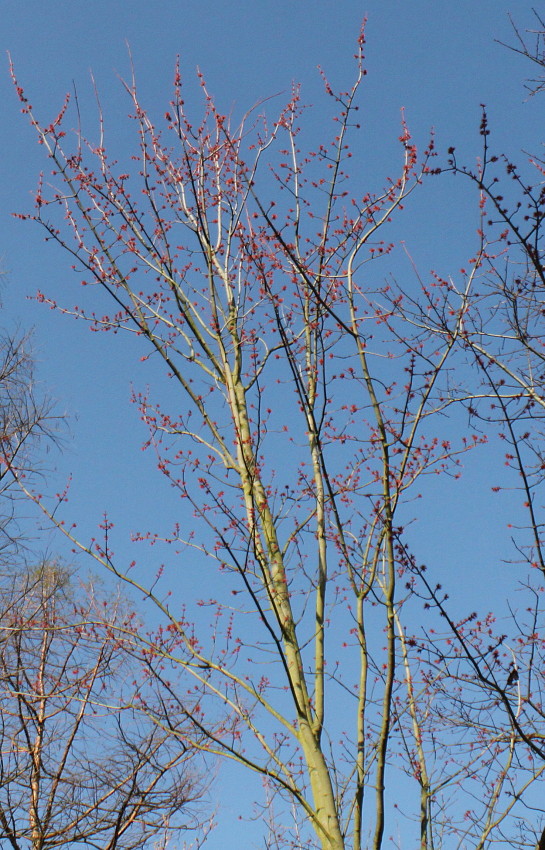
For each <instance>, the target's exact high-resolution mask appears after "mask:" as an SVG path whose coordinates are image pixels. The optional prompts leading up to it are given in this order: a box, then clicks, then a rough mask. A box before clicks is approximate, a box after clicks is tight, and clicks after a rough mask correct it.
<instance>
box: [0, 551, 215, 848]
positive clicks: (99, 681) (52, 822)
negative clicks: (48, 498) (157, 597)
mask: <svg viewBox="0 0 545 850" xmlns="http://www.w3.org/2000/svg"><path fill="white" fill-rule="evenodd" d="M134 629H135V615H134V612H132V611H131V610H130V609H128V607H127V606H126V605H124V604H122V603H121V602H120V601H119V600H117V601H116V600H114V601H113V602H109V603H106V601H105V599H104V597H103V596H101V595H97V594H96V592H95V591H94V590H93V588H92V587H84V586H83V585H80V586H78V587H77V588H76V587H74V586H73V584H72V581H71V579H70V577H69V575H68V573H67V571H66V570H64V569H62V568H60V567H58V566H56V565H55V564H51V563H49V564H44V565H43V566H41V567H40V568H39V569H37V570H35V571H33V572H32V573H29V574H28V575H27V576H25V578H24V579H23V578H20V579H18V580H16V581H14V582H13V584H12V586H11V587H10V589H9V591H7V590H4V592H3V594H2V615H1V618H0V733H1V734H0V742H1V744H0V835H2V837H3V842H2V843H3V846H5V847H6V848H7V847H12V848H13V850H23V848H28V847H30V848H32V850H46V848H53V847H61V846H63V847H64V846H67V845H68V846H82V847H83V846H84V847H95V848H101V850H114V848H116V850H120V849H121V848H124V850H125V848H126V850H133V849H134V850H135V849H136V848H143V847H158V846H164V844H165V843H166V841H167V840H168V841H169V846H170V847H174V846H179V844H178V841H179V836H180V833H181V831H182V830H185V829H187V828H188V827H191V826H193V827H196V826H197V820H196V808H195V807H194V806H193V804H195V802H196V799H197V798H198V797H199V794H200V793H202V787H201V784H200V782H199V781H198V780H197V776H196V773H195V770H194V767H192V764H193V765H194V759H193V762H192V761H191V758H190V754H191V753H192V752H193V751H192V749H191V748H188V747H185V746H184V744H183V742H184V737H185V735H184V729H183V724H182V723H181V722H179V721H176V720H175V719H174V718H171V729H169V731H168V732H167V733H165V732H163V731H161V730H160V729H159V728H158V727H157V726H156V725H154V724H152V723H150V722H149V721H146V720H145V718H144V716H143V715H142V713H141V711H140V710H139V706H138V705H137V703H139V701H141V700H142V699H143V698H144V695H145V693H146V691H147V690H149V685H146V683H145V682H142V681H138V680H139V679H140V673H139V667H138V663H137V661H136V659H134V658H133V654H132V651H131V649H132V642H131V641H130V639H127V634H129V635H130V634H132V632H133V631H134ZM174 735H175V737H174ZM192 806H193V809H192Z"/></svg>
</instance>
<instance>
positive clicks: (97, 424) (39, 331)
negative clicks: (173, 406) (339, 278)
mask: <svg viewBox="0 0 545 850" xmlns="http://www.w3.org/2000/svg"><path fill="white" fill-rule="evenodd" d="M3 10H4V15H3V28H2V34H1V42H2V48H3V50H2V53H3V54H4V50H9V51H10V53H11V56H12V60H13V62H14V65H15V68H16V72H17V75H18V76H19V78H20V81H21V82H22V83H23V84H24V86H25V88H26V90H27V93H28V95H29V97H30V100H31V102H32V104H33V106H34V107H35V109H36V111H37V114H38V116H39V117H42V118H43V119H44V120H46V119H50V118H51V117H52V116H53V115H55V114H56V112H57V111H58V108H59V107H60V104H61V103H62V100H63V97H64V95H65V93H66V92H67V91H72V90H73V88H74V86H75V87H76V89H77V92H78V98H79V101H80V106H81V109H82V112H83V114H84V115H86V116H88V120H87V125H86V126H87V127H88V128H89V131H90V133H92V132H93V131H94V126H95V125H94V117H95V114H96V113H95V106H94V99H93V92H92V86H91V82H90V73H91V72H92V74H93V76H94V78H95V80H96V83H97V86H98V89H99V92H100V97H101V102H102V105H103V108H104V111H105V116H106V122H107V125H108V131H109V140H110V142H111V143H112V144H113V145H114V149H115V150H116V152H118V153H122V151H123V149H124V146H125V144H126V141H127V139H128V138H130V137H129V136H128V135H127V134H128V133H130V125H128V124H124V123H123V120H122V118H121V116H123V114H125V113H126V112H127V110H128V105H127V101H126V96H125V94H124V92H123V90H122V86H121V84H120V81H119V76H128V75H129V74H130V63H129V59H128V51H127V45H129V46H130V50H131V53H132V56H133V61H134V66H135V69H136V74H137V80H138V86H139V91H140V95H141V98H142V101H143V102H144V104H145V105H147V106H148V107H149V108H150V110H151V111H152V114H154V115H158V116H162V114H163V112H164V109H165V108H166V107H167V105H168V100H169V97H170V85H171V81H172V77H173V67H174V61H175V57H176V55H177V54H179V55H180V57H181V63H182V69H183V73H184V77H185V79H186V85H187V89H188V91H189V92H190V93H192V95H193V96H194V97H195V98H196V96H197V88H196V86H195V84H194V74H195V69H196V67H197V66H199V67H200V68H201V69H202V71H203V72H204V74H205V76H206V79H207V81H208V85H209V88H210V90H211V91H212V92H213V93H214V94H215V96H216V98H217V100H218V102H219V103H220V104H221V105H222V108H224V109H225V110H226V111H227V110H232V111H233V113H234V114H235V115H239V116H240V115H241V114H243V112H244V111H245V110H246V109H247V108H248V107H249V106H252V105H253V104H254V103H255V102H256V101H258V100H260V99H262V98H264V97H268V96H270V95H274V94H276V93H278V92H283V93H288V92H289V90H290V87H291V84H292V82H293V81H299V82H301V84H302V98H303V102H305V103H309V104H314V105H315V108H314V109H313V110H311V111H310V112H309V113H307V114H308V125H307V126H308V133H309V138H312V136H313V135H317V134H318V133H319V132H320V129H321V122H322V121H323V120H324V117H323V116H324V110H325V115H326V120H327V114H328V113H327V109H328V103H327V99H325V98H324V96H323V85H322V82H321V79H320V77H319V75H318V73H317V70H316V67H317V65H318V64H320V65H321V66H322V67H323V68H324V70H325V71H326V73H327V74H328V75H329V76H330V77H331V79H332V81H333V82H334V83H335V84H337V85H339V86H340V85H342V84H343V82H344V83H346V84H347V85H348V84H349V82H350V81H351V74H352V69H353V64H352V54H353V52H354V44H355V38H356V36H357V32H358V28H359V25H360V22H361V20H362V17H363V15H364V14H365V15H367V17H368V25H367V47H366V54H367V67H368V78H367V80H366V83H365V86H364V89H363V93H362V107H361V117H362V124H363V127H364V130H363V132H362V133H361V135H360V137H359V138H358V147H356V148H355V150H354V163H355V172H356V174H357V178H358V181H359V182H360V184H361V185H362V186H367V185H371V186H377V185H380V184H381V183H382V180H383V178H384V176H386V175H388V174H392V173H395V172H396V169H397V166H398V163H399V154H400V151H399V145H398V142H397V137H398V135H399V126H400V110H401V108H404V110H405V115H406V119H407V121H408V124H409V127H410V129H411V132H412V133H413V136H414V138H415V139H416V141H417V143H418V144H419V145H420V147H424V146H425V144H426V142H427V140H428V137H429V133H430V129H431V128H432V127H433V128H435V132H436V137H437V146H438V149H439V150H441V151H444V150H445V149H446V148H447V147H448V146H449V145H451V144H454V145H456V148H457V150H458V151H459V152H460V158H461V159H464V158H465V159H466V160H467V161H469V162H472V161H474V158H475V157H476V156H477V155H478V154H479V152H480V137H479V135H478V124H479V119H480V104H481V103H483V102H484V103H486V104H487V106H488V109H489V112H490V121H491V128H492V134H493V135H492V140H493V144H497V146H498V148H499V149H501V150H507V151H508V152H510V153H512V154H513V155H516V153H517V151H519V150H521V149H528V148H530V147H531V146H532V144H533V143H534V140H535V139H536V138H537V132H538V125H539V121H540V118H541V115H540V110H539V108H538V104H536V103H535V102H534V101H530V102H524V97H525V92H524V89H523V79H524V75H525V74H526V73H529V71H528V68H527V67H526V66H525V65H524V63H523V61H522V60H521V59H520V57H518V56H516V55H515V54H514V53H512V52H510V51H508V50H506V49H505V48H503V47H501V46H500V45H498V44H497V43H496V41H495V40H500V41H507V42H509V41H511V40H512V33H511V28H510V23H509V19H508V16H507V13H508V10H509V4H508V3H503V2H498V0H493V2H487V1H486V0H483V2H479V3H477V4H476V3H474V2H458V3H455V4H452V3H446V2H444V3H443V2H413V3H411V4H407V3H402V2H388V3H384V2H369V3H367V4H366V5H363V4H360V3H357V2H340V3H336V4H332V3H327V2H322V0H318V2H312V3H310V2H309V3H306V2H300V3H296V4H294V3H288V2H258V3H256V2H252V3H250V2H235V3H222V2H205V3H194V2H161V3H157V4H154V5H153V7H150V4H148V3H143V2H131V3H130V4H128V3H116V2H113V3H112V2H109V3H106V2H101V0H99V2H93V3H79V2H76V3H74V2H70V3H68V2H59V0H56V2H54V3H52V4H47V5H46V4H42V3H35V2H25V3H24V4H21V3H13V2H10V0H7V2H4V3H3ZM518 21H519V23H520V25H521V26H522V27H524V25H525V24H529V23H531V15H530V10H529V9H522V8H521V9H520V10H519V17H518ZM4 55H5V54H4ZM4 62H5V64H4V74H3V75H0V98H1V99H2V103H3V115H4V120H3V122H2V126H1V127H0V134H1V136H0V144H1V146H2V150H3V152H4V154H3V157H2V163H1V165H0V169H1V182H0V192H1V193H2V194H1V204H0V209H1V210H2V229H1V231H0V255H1V256H2V257H3V265H4V268H5V269H6V271H7V272H8V275H7V279H6V282H5V287H4V294H3V300H4V304H5V308H4V316H5V322H6V323H7V324H11V325H13V324H19V325H20V326H21V327H22V328H25V329H26V328H28V327H35V346H36V357H37V360H38V364H39V369H38V376H39V379H40V380H41V381H42V382H43V384H44V386H45V387H47V388H48V389H49V392H50V393H51V394H52V395H53V397H54V398H55V399H57V401H58V406H59V410H61V411H66V412H67V414H68V416H69V418H70V431H71V435H72V437H71V439H70V440H69V441H68V444H67V448H66V451H65V453H64V455H63V457H62V458H61V459H60V460H58V461H56V463H58V466H59V469H60V470H62V472H61V473H60V474H61V475H66V474H67V472H68V471H70V472H72V473H73V475H74V484H73V488H72V493H73V499H74V502H73V505H74V506H76V505H77V506H78V512H81V513H82V514H83V517H85V518H86V519H87V518H89V521H90V523H91V527H93V523H94V521H95V517H96V516H98V515H100V513H101V511H102V510H104V509H107V510H108V511H115V510H116V507H117V505H119V504H120V503H124V500H125V494H126V492H127V488H130V489H131V491H132V490H133V488H134V484H135V482H138V481H140V480H146V487H145V493H146V494H147V495H149V494H150V482H149V480H148V479H149V476H148V475H147V472H149V468H148V466H147V461H146V459H145V458H143V457H142V456H141V455H140V454H139V453H138V451H137V449H138V446H139V444H140V441H141V438H142V432H141V430H140V429H139V426H138V422H137V417H136V415H135V412H134V411H132V412H131V411H130V410H128V398H129V394H130V385H131V381H132V379H133V376H134V363H135V359H134V358H135V352H134V351H131V350H130V346H128V345H126V344H123V345H120V344H116V341H115V340H110V341H108V344H107V346H106V347H105V346H104V344H103V343H104V340H103V339H102V338H100V339H97V338H96V337H95V336H94V335H93V334H89V333H86V332H85V329H84V327H83V326H82V325H81V323H79V324H78V323H71V322H68V321H66V320H64V319H63V318H62V317H61V316H58V315H57V314H55V313H54V312H51V311H49V310H47V309H46V308H44V307H40V306H39V305H37V304H36V303H34V302H33V301H29V300H28V296H32V295H33V294H34V293H35V292H36V290H37V289H42V290H44V291H50V292H52V294H53V295H54V297H56V298H58V300H62V296H63V294H64V293H66V292H67V291H69V290H68V287H69V286H70V284H71V282H72V279H71V276H70V275H71V273H70V271H69V267H68V263H67V261H66V258H65V257H64V256H63V255H62V252H61V251H60V250H59V249H57V248H56V247H53V246H50V245H45V244H44V242H43V238H42V235H41V233H40V232H39V230H38V228H37V227H33V226H32V225H31V224H26V225H25V224H22V223H21V222H19V221H18V220H15V219H13V218H12V217H11V215H10V213H11V212H12V211H25V210H27V209H29V207H30V204H31V198H32V192H33V189H34V187H35V184H36V179H37V175H38V174H39V173H40V171H41V170H42V169H44V166H45V162H44V160H43V157H42V151H41V149H40V148H39V147H38V146H37V145H36V144H35V141H34V138H33V134H32V131H31V129H30V128H29V127H28V126H27V125H26V123H25V121H24V119H23V117H22V116H20V115H19V106H18V103H17V101H16V97H15V94H14V92H13V90H12V87H11V83H10V80H9V77H8V73H7V59H6V60H4ZM190 96H191V94H190ZM282 96H283V95H280V96H279V98H278V99H277V101H274V102H273V104H272V105H271V109H272V110H273V113H274V110H275V109H276V103H279V102H280V101H281V98H282ZM449 192H452V195H451V196H449V195H448V194H446V193H445V191H444V187H443V185H441V186H438V185H436V184H433V182H431V183H430V184H428V186H426V187H425V189H424V190H423V191H422V192H420V193H417V195H415V196H413V198H412V199H411V202H410V208H409V210H408V213H407V214H406V215H405V216H403V217H402V218H400V219H399V222H398V223H397V224H396V225H395V227H396V228H397V230H396V231H395V232H394V236H395V237H397V238H399V239H402V240H404V242H405V244H406V246H407V248H408V249H409V251H410V253H411V256H412V257H413V259H414V260H415V262H416V264H417V266H418V269H419V271H420V272H421V273H423V274H427V273H428V272H429V270H430V269H431V268H434V269H436V270H437V271H439V272H440V273H444V274H451V273H453V272H454V271H456V270H457V269H458V268H459V267H460V266H461V265H463V264H464V262H465V260H466V258H467V255H468V252H470V251H471V249H472V246H473V241H472V240H473V234H474V227H475V226H476V224H477V218H476V211H475V204H474V199H473V197H472V196H471V193H470V192H469V191H468V187H467V186H463V185H461V181H459V180H458V181H454V180H453V181H451V184H450V187H449ZM450 197H451V198H452V202H450ZM446 198H447V202H446V201H445V199H446ZM392 272H395V273H396V274H397V273H398V272H399V273H401V274H405V275H407V274H409V269H408V264H407V262H406V260H405V259H404V255H402V253H399V254H397V255H396V256H395V257H394V258H393V259H392V264H391V265H390V266H389V267H388V268H385V269H384V275H385V276H386V275H387V274H389V273H392ZM70 297H71V296H70ZM131 416H132V418H131ZM127 422H129V423H133V425H132V426H131V427H129V428H128V427H127ZM154 481H155V479H154V478H153V477H152V478H151V489H152V496H151V498H152V502H153V499H159V498H160V496H159V495H158V494H157V493H156V492H155V491H154V490H153V488H154V486H155V484H154V483H153V482H154ZM106 482H108V483H106ZM156 486H157V487H159V488H160V482H159V481H157V482H156ZM460 502H461V505H460V508H461V509H462V508H463V505H466V504H467V495H465V496H464V498H463V499H460ZM149 512H150V504H149V501H148V499H147V498H145V496H144V492H143V491H141V490H140V488H137V497H136V498H134V499H133V501H132V504H131V516H130V518H129V517H127V516H126V513H125V512H124V513H123V516H121V517H118V518H117V519H118V522H119V523H120V524H121V525H123V526H124V525H125V523H126V525H127V528H130V529H134V528H136V527H141V526H142V525H143V524H144V521H145V519H146V518H147V517H148V516H149ZM83 517H82V520H81V521H84V520H83ZM430 554H433V553H430Z"/></svg>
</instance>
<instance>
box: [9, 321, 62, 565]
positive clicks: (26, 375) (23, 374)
mask: <svg viewBox="0 0 545 850" xmlns="http://www.w3.org/2000/svg"><path fill="white" fill-rule="evenodd" d="M33 371H34V370H33V361H32V357H31V354H30V337H29V336H28V335H27V336H14V335H9V334H7V333H4V334H1V335H0V433H1V449H0V498H1V505H2V508H1V511H0V559H1V560H2V562H4V561H5V562H6V563H8V564H10V563H11V564H13V561H12V559H13V556H14V554H15V552H16V551H17V549H18V548H19V547H20V544H21V543H22V540H23V537H24V535H23V536H22V531H21V526H20V523H19V520H20V519H21V517H20V516H18V515H17V511H16V510H15V500H16V497H17V493H18V492H20V491H19V490H18V488H14V487H13V483H14V472H15V473H16V474H17V475H18V476H19V477H20V476H25V479H26V480H29V481H30V479H31V477H32V475H33V474H35V473H36V472H37V469H38V465H37V454H36V449H37V444H38V442H39V441H40V440H41V439H43V438H44V437H45V438H47V439H48V440H51V439H52V438H53V436H54V433H55V428H56V426H57V425H58V424H59V421H60V420H59V418H58V417H55V416H54V415H53V413H52V410H51V405H50V403H49V402H48V400H47V398H40V397H39V394H37V393H36V391H35V386H34V376H33Z"/></svg>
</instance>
